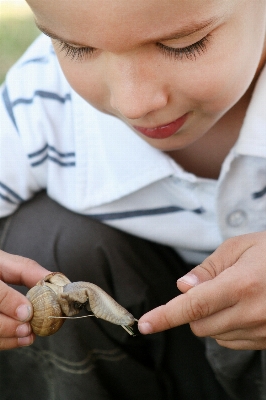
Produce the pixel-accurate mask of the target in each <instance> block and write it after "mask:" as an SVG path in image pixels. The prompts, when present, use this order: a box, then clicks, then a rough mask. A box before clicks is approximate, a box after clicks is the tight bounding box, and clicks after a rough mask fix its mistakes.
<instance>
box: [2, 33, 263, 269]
mask: <svg viewBox="0 0 266 400" xmlns="http://www.w3.org/2000/svg"><path fill="white" fill-rule="evenodd" d="M265 110H266V70H265V69H264V70H263V72H262V74H261V76H260V78H259V80H258V83H257V86H256V88H255V91H254V94H253V97H252V100H251V103H250V106H249V108H248V111H247V114H246V118H245V120H244V124H243V127H242V129H241V132H240V136H239V139H238V141H237V143H236V144H235V145H234V147H233V148H232V149H231V151H230V153H229V154H228V156H227V157H226V159H225V160H224V163H223V165H222V169H221V173H220V176H219V179H218V180H217V181H216V180H212V179H203V178H199V177H197V176H195V175H193V174H191V173H187V172H186V171H184V170H183V169H182V168H181V167H180V166H179V165H178V164H177V163H176V162H175V161H173V160H172V159H171V158H170V157H169V156H168V155H166V154H165V153H163V152H161V151H159V150H157V149H154V148H152V147H151V146H150V145H149V144H147V143H146V142H144V141H143V140H142V139H141V138H139V137H138V136H137V135H136V134H135V133H134V132H133V131H132V130H131V129H130V128H129V127H128V126H127V125H126V124H124V123H123V122H122V121H120V120H119V119H117V118H115V117H112V116H109V115H106V114H103V113H101V112H99V111H97V110H96V109H94V108H93V107H92V106H91V105H89V104H88V103H86V102H85V100H83V99H82V98H81V97H80V96H79V95H78V94H76V93H75V92H74V91H73V90H72V89H71V87H70V86H69V84H68V83H67V81H66V79H65V78H64V76H63V73H62V71H61V69H60V66H59V64H58V61H57V59H56V56H55V54H54V52H53V49H52V46H51V42H50V39H48V38H47V37H45V36H43V35H42V36H40V38H38V39H37V41H35V43H34V44H33V45H32V46H31V47H30V48H29V50H28V51H27V52H26V53H25V55H24V56H23V57H22V58H21V59H20V60H19V62H18V63H17V64H16V65H15V66H14V67H13V68H12V69H11V71H10V72H9V74H8V75H7V80H6V83H5V84H4V85H3V87H2V95H1V98H0V217H5V216H7V215H9V214H11V213H13V212H14V211H15V210H16V209H17V207H19V205H20V204H21V203H22V202H23V201H26V200H28V199H30V198H32V197H33V195H34V194H35V193H36V192H38V191H40V190H42V189H46V190H47V193H48V195H49V196H50V197H51V198H52V199H54V200H55V201H57V202H58V203H60V204H61V205H63V206H64V207H66V208H68V209H70V210H73V211H74V212H77V213H81V214H84V215H88V216H89V215H91V216H92V217H93V218H97V219H99V220H100V221H102V222H104V223H107V224H110V225H112V226H114V227H116V228H118V229H122V230H124V231H127V232H129V233H131V234H134V235H137V236H140V237H143V238H146V239H149V240H152V241H155V242H158V243H162V244H165V245H169V246H171V247H173V248H175V249H176V250H177V251H178V252H179V253H180V254H181V255H182V256H183V257H184V258H185V259H186V260H187V261H188V262H191V263H199V262H201V261H202V260H203V259H204V258H205V256H206V255H208V254H209V253H210V252H212V251H213V250H214V249H216V248H217V247H218V246H219V245H220V244H221V243H222V241H223V240H225V239H226V238H229V237H232V236H236V235H241V234H244V233H249V232H256V231H262V230H265V229H266V113H265Z"/></svg>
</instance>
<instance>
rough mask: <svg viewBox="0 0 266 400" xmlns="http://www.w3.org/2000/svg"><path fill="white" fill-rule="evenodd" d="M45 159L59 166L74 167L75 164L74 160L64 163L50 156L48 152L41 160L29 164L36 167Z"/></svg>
mask: <svg viewBox="0 0 266 400" xmlns="http://www.w3.org/2000/svg"><path fill="white" fill-rule="evenodd" d="M46 160H50V161H53V162H54V163H56V164H58V165H60V167H75V165H76V163H75V161H71V162H65V163H64V162H62V161H60V160H57V158H54V157H51V156H49V155H48V154H46V155H45V156H44V157H43V158H42V159H41V160H39V161H35V162H33V163H31V166H32V167H38V166H39V165H41V164H43V163H44V162H45V161H46Z"/></svg>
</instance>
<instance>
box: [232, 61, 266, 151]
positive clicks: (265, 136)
mask: <svg viewBox="0 0 266 400" xmlns="http://www.w3.org/2000/svg"><path fill="white" fill-rule="evenodd" d="M234 150H235V152H236V153H237V154H241V155H247V156H255V157H264V158H266V67H264V69H263V70H262V72H261V74H260V76H259V78H258V81H257V83H256V86H255V89H254V92H253V95H252V98H251V101H250V104H249V106H248V109H247V112H246V116H245V119H244V123H243V125H242V128H241V131H240V135H239V138H238V140H237V142H236V144H235V146H234Z"/></svg>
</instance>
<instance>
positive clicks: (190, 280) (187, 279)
mask: <svg viewBox="0 0 266 400" xmlns="http://www.w3.org/2000/svg"><path fill="white" fill-rule="evenodd" d="M177 282H182V283H185V284H186V285H189V286H196V285H198V284H199V279H198V277H197V276H196V275H194V274H187V275H184V276H182V278H179V279H178V281H177Z"/></svg>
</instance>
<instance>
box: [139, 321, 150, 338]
mask: <svg viewBox="0 0 266 400" xmlns="http://www.w3.org/2000/svg"><path fill="white" fill-rule="evenodd" d="M138 329H139V331H140V333H142V334H143V335H148V334H149V333H152V332H153V329H152V326H151V324H150V323H149V322H141V323H140V324H139V325H138Z"/></svg>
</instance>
